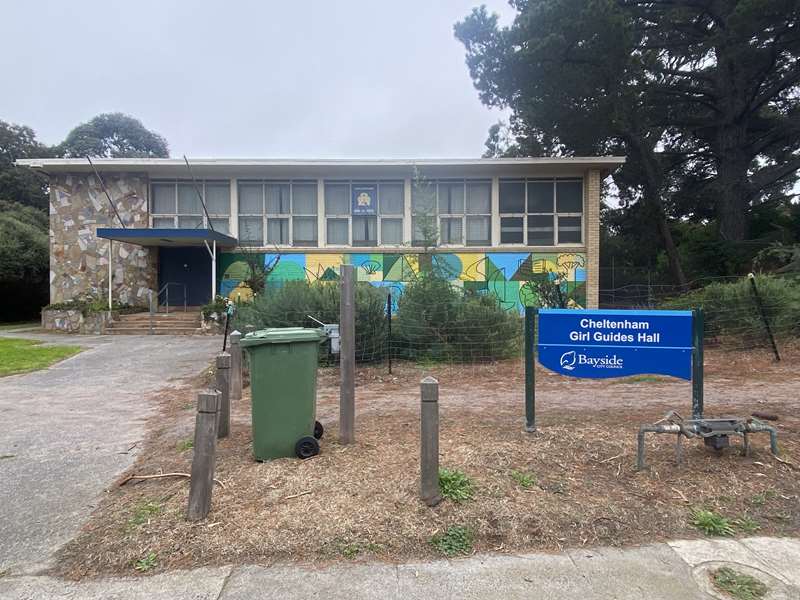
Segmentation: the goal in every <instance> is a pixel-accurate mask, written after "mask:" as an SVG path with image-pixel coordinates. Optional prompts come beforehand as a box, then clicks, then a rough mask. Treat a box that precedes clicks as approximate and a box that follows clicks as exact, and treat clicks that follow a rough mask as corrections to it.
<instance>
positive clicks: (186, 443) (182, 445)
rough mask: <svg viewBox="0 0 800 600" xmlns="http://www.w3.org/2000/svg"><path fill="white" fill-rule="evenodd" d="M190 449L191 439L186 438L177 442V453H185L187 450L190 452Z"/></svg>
mask: <svg viewBox="0 0 800 600" xmlns="http://www.w3.org/2000/svg"><path fill="white" fill-rule="evenodd" d="M192 448H194V440H193V439H192V438H188V439H185V440H181V441H180V442H178V452H186V451H187V450H191V449H192Z"/></svg>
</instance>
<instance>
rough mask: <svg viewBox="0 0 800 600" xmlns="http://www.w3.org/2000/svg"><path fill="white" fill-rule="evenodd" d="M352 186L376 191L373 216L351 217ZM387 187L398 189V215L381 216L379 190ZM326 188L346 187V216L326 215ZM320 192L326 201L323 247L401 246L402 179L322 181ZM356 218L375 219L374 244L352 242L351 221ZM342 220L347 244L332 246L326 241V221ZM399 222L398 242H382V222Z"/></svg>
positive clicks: (403, 192)
mask: <svg viewBox="0 0 800 600" xmlns="http://www.w3.org/2000/svg"><path fill="white" fill-rule="evenodd" d="M353 185H375V189H376V190H377V196H378V197H377V202H378V205H377V207H376V209H375V214H374V215H353V205H352V202H353ZM387 185H396V186H399V187H400V198H401V212H399V213H392V214H385V215H384V214H383V213H382V212H381V188H383V187H385V186H387ZM328 186H346V188H347V214H340V213H330V214H328V204H327V190H328ZM322 190H323V198H324V199H325V200H326V202H324V203H323V204H324V208H325V214H324V215H322V218H323V219H325V222H324V227H323V230H324V231H325V247H330V248H366V249H369V248H379V247H389V248H400V247H402V246H403V234H402V231H403V226H404V222H405V181H403V180H402V179H335V178H330V179H324V180H323V182H322ZM357 217H363V218H373V219H375V228H376V229H375V244H371V243H359V244H356V243H354V240H353V232H354V228H353V220H354V218H357ZM329 219H333V220H340V219H341V220H343V219H347V243H345V244H334V243H331V242H329V241H328V220H329ZM384 220H388V221H400V231H401V234H400V241H399V242H391V243H389V242H384V240H383V221H384Z"/></svg>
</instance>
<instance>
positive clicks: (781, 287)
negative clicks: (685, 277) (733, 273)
mask: <svg viewBox="0 0 800 600" xmlns="http://www.w3.org/2000/svg"><path fill="white" fill-rule="evenodd" d="M756 286H757V287H758V291H759V295H760V296H761V299H762V302H763V305H764V310H765V313H766V315H767V318H768V319H769V322H770V326H771V327H772V329H773V332H774V333H775V335H776V337H781V338H787V337H796V336H798V335H800V279H798V278H797V277H776V276H772V275H757V276H756ZM699 307H701V308H703V312H704V313H705V325H706V336H707V337H708V336H721V337H727V338H733V339H737V340H741V341H743V342H745V343H751V344H763V343H765V342H766V337H765V331H764V324H763V321H762V320H761V316H760V314H759V311H758V307H757V305H756V302H755V298H754V296H753V291H752V287H751V283H750V281H749V280H748V278H747V277H743V278H741V279H738V280H736V281H733V282H725V283H721V282H720V283H711V284H709V285H707V286H705V287H703V288H701V289H698V290H694V291H692V292H689V293H686V294H683V295H682V296H679V297H677V298H671V299H669V300H666V301H665V302H663V303H662V304H661V308H664V309H672V310H689V309H692V308H699Z"/></svg>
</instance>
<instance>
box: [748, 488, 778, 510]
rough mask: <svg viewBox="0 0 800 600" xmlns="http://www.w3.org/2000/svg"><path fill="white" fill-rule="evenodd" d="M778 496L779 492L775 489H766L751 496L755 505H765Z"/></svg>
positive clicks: (751, 501)
mask: <svg viewBox="0 0 800 600" xmlns="http://www.w3.org/2000/svg"><path fill="white" fill-rule="evenodd" d="M777 496H778V492H776V491H775V490H764V491H763V492H761V493H759V494H754V495H753V497H752V498H750V504H752V505H753V506H764V505H765V504H766V503H767V502H769V501H770V500H774V499H775V498H776V497H777Z"/></svg>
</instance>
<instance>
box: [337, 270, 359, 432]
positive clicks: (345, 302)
mask: <svg viewBox="0 0 800 600" xmlns="http://www.w3.org/2000/svg"><path fill="white" fill-rule="evenodd" d="M339 274H340V277H341V282H342V289H341V293H342V296H341V301H340V305H339V336H340V337H339V340H340V346H339V372H340V374H341V376H340V384H339V441H340V442H341V443H342V444H352V443H353V442H354V441H355V433H354V431H353V428H354V424H355V418H356V405H355V402H356V337H355V314H356V311H355V287H354V286H355V278H356V277H355V269H354V267H353V265H342V266H341V267H340V269H339Z"/></svg>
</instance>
